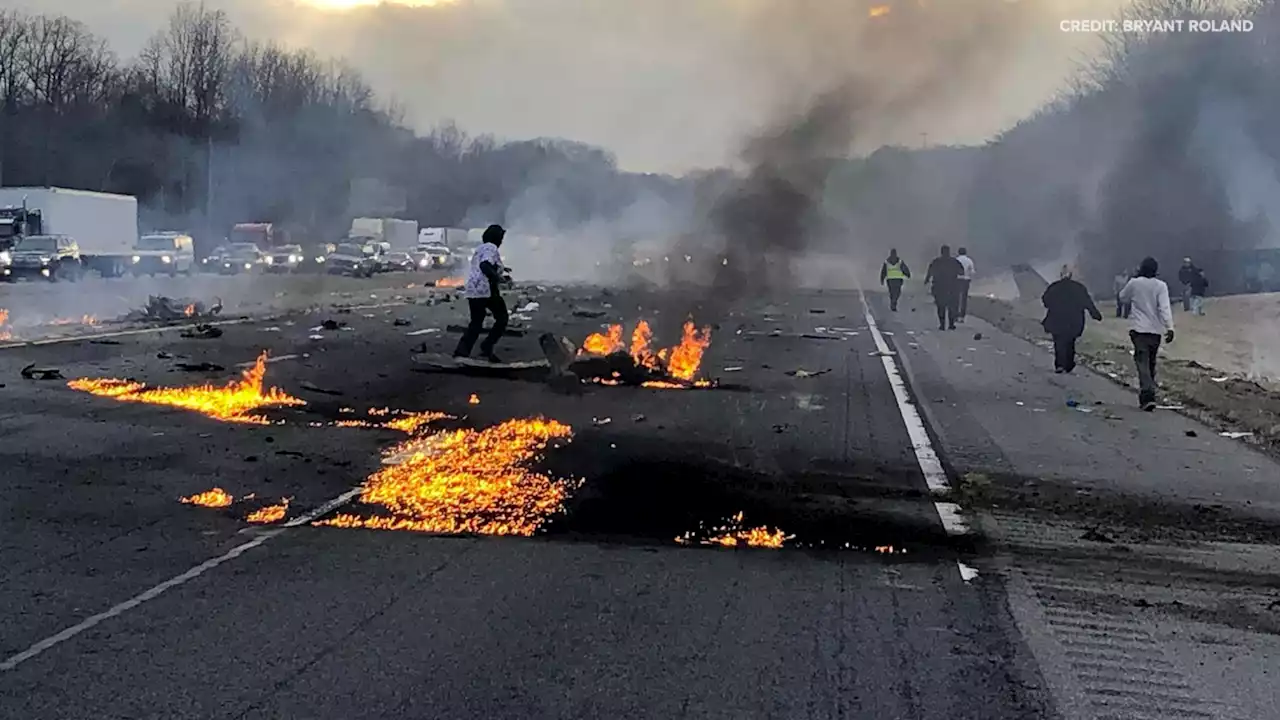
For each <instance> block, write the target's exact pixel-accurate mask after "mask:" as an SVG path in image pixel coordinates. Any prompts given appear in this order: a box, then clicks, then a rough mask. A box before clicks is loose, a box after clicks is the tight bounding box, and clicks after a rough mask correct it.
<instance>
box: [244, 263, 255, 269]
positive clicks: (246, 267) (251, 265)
mask: <svg viewBox="0 0 1280 720" xmlns="http://www.w3.org/2000/svg"><path fill="white" fill-rule="evenodd" d="M244 269H245V270H252V269H253V263H245V264H244Z"/></svg>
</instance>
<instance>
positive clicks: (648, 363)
mask: <svg viewBox="0 0 1280 720" xmlns="http://www.w3.org/2000/svg"><path fill="white" fill-rule="evenodd" d="M623 337H624V330H623V327H622V326H621V325H610V326H609V328H608V329H607V330H606V331H605V332H604V333H594V334H592V335H590V336H588V337H587V339H586V340H584V341H583V342H582V347H581V349H580V350H579V352H578V357H579V359H583V358H588V359H589V358H603V359H605V360H607V361H608V362H609V364H610V366H611V368H610V369H609V371H608V372H607V373H601V374H600V376H599V377H595V378H593V382H597V383H600V384H604V385H622V384H639V385H641V386H643V387H649V388H664V389H678V388H688V387H710V386H711V383H710V382H709V381H707V380H700V379H698V370H699V369H700V368H701V367H702V356H703V355H704V354H705V353H706V351H707V348H709V347H710V346H711V328H709V327H704V328H702V329H701V330H699V329H698V328H697V326H696V325H695V324H694V322H693V320H689V321H687V322H686V323H685V324H684V327H683V331H682V335H681V338H680V344H679V345H676V346H675V347H670V348H661V349H658V350H654V348H653V330H652V328H650V327H649V323H648V322H646V321H644V320H641V321H639V322H638V323H636V327H635V330H634V331H633V332H632V333H631V342H630V344H629V345H628V344H627V343H625V342H624V339H623Z"/></svg>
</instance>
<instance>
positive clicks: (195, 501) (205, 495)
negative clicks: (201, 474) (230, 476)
mask: <svg viewBox="0 0 1280 720" xmlns="http://www.w3.org/2000/svg"><path fill="white" fill-rule="evenodd" d="M234 501H235V498H233V497H232V496H231V493H229V492H227V491H226V490H223V489H222V488H220V487H216V488H214V489H212V490H206V491H205V492H202V493H197V494H195V495H192V496H191V497H184V498H180V502H182V503H183V504H185V505H199V506H200V507H207V508H224V507H230V506H231V503H232V502H234Z"/></svg>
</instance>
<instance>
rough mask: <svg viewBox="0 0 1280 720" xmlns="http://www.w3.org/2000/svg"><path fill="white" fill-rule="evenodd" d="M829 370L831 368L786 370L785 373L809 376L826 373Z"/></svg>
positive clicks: (799, 376) (793, 375) (794, 375)
mask: <svg viewBox="0 0 1280 720" xmlns="http://www.w3.org/2000/svg"><path fill="white" fill-rule="evenodd" d="M829 372H831V368H827V369H825V370H788V371H787V374H788V375H790V376H791V377H796V378H811V377H818V376H819V375H826V374H827V373H829Z"/></svg>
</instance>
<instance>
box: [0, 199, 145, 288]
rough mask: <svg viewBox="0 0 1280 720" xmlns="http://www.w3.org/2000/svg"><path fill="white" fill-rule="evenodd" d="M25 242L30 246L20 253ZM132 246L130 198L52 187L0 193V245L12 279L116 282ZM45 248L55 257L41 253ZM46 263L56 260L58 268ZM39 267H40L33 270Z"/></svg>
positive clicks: (134, 210) (134, 206)
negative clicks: (84, 277) (9, 258)
mask: <svg viewBox="0 0 1280 720" xmlns="http://www.w3.org/2000/svg"><path fill="white" fill-rule="evenodd" d="M25 238H33V240H32V241H31V242H30V243H28V247H27V248H25V249H24V248H23V246H22V241H23V239H25ZM37 238H39V239H38V240H37ZM47 239H48V240H47ZM137 242H138V200H137V198H135V197H132V196H129V195H111V194H108V193H100V192H91V191H88V190H70V189H66V188H52V187H45V188H40V187H7V188H0V243H3V244H4V245H6V246H10V247H9V248H8V249H10V252H11V253H12V255H13V264H12V270H13V274H14V275H21V274H24V273H25V272H26V271H32V272H31V274H42V275H43V276H44V277H47V278H49V279H54V278H55V276H61V277H66V278H68V279H75V278H77V277H78V276H79V275H81V274H83V273H84V271H86V270H95V271H97V272H98V273H99V274H101V275H102V276H103V277H117V276H120V275H123V274H124V273H125V272H127V271H129V270H131V269H132V265H133V256H134V254H135V253H134V244H135V243H137ZM46 246H48V247H49V248H53V249H54V250H56V252H52V251H49V252H46V251H45V249H44V248H45V247H46ZM0 249H5V248H0ZM19 256H21V259H22V262H21V263H19V262H18V260H19ZM55 256H56V257H55ZM46 260H49V261H50V262H53V261H55V260H56V261H57V264H58V266H59V267H58V268H53V267H52V266H50V264H49V263H46V262H45V261H46ZM40 263H45V265H44V266H41V267H37V266H38V265H39V264H40ZM28 265H30V267H27V266H28ZM59 269H60V272H55V270H59Z"/></svg>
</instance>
